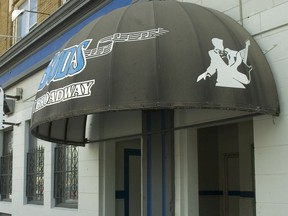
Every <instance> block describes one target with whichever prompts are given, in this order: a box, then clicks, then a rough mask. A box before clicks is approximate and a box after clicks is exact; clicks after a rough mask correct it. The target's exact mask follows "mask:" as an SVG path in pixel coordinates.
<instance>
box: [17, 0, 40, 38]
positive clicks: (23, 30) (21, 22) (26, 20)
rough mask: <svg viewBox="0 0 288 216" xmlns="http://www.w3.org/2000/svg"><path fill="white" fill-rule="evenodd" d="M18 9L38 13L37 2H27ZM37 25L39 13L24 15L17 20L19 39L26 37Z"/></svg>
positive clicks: (30, 0) (28, 0)
mask: <svg viewBox="0 0 288 216" xmlns="http://www.w3.org/2000/svg"><path fill="white" fill-rule="evenodd" d="M18 9H19V10H29V11H37V0H26V1H25V2H24V3H23V4H22V5H20V6H19V8H18ZM36 23H37V13H29V12H26V13H25V12H24V13H22V14H21V15H20V16H19V17H18V18H17V37H19V38H22V37H24V36H25V35H26V34H28V32H29V31H30V30H31V29H32V28H33V27H34V26H35V25H36Z"/></svg>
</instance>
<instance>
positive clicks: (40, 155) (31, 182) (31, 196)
mask: <svg viewBox="0 0 288 216" xmlns="http://www.w3.org/2000/svg"><path fill="white" fill-rule="evenodd" d="M43 192H44V147H43V146H37V147H34V148H33V149H32V150H30V151H29V152H28V153H27V185H26V195H27V201H28V203H33V204H39V205H43V200H44V197H43Z"/></svg>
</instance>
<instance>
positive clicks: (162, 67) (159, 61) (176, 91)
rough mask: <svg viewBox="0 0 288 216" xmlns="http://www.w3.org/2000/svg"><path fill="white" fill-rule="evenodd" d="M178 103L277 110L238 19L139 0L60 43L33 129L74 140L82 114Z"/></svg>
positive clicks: (257, 53) (267, 72) (262, 65)
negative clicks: (139, 1) (66, 41)
mask: <svg viewBox="0 0 288 216" xmlns="http://www.w3.org/2000/svg"><path fill="white" fill-rule="evenodd" d="M177 108H185V109H190V108H197V109H204V108H209V109H225V110H236V111H246V112H249V113H251V114H271V115H278V114H279V102H278V96H277V91H276V86H275V82H274V79H273V75H272V72H271V69H270V67H269V65H268V63H267V61H266V59H265V56H264V55H263V54H262V52H261V50H260V48H259V47H258V45H257V44H256V42H255V40H254V39H253V38H252V37H251V36H250V35H249V33H248V32H247V31H246V30H245V29H243V27H242V26H240V25H239V24H238V23H237V22H235V21H234V20H232V19H231V18H229V17H228V16H226V15H224V14H223V13H221V12H218V11H215V10H212V9H208V8H204V7H201V6H198V5H195V4H191V3H181V2H170V1H169V2H168V1H155V2H145V3H137V4H133V5H131V6H129V7H125V8H121V9H117V10H115V11H113V12H111V13H109V14H107V15H105V16H103V17H101V18H100V19H97V20H95V21H93V22H91V23H90V24H88V25H87V26H86V27H85V28H83V29H82V30H81V31H80V32H79V33H78V34H76V35H75V36H74V37H73V38H72V39H71V40H70V41H69V42H68V43H67V44H66V45H65V48H64V49H63V50H59V52H58V53H57V54H56V55H55V56H54V58H53V59H52V60H51V62H50V64H49V66H48V67H47V69H46V71H45V73H44V75H43V77H42V80H41V83H40V85H39V89H38V93H37V96H36V100H35V103H34V107H33V113H32V126H31V129H32V133H33V134H34V135H35V136H36V137H39V138H42V139H44V140H48V141H53V142H58V143H67V144H75V145H77V144H79V145H80V144H83V143H85V142H86V141H87V140H86V139H85V128H86V117H87V115H88V114H91V113H99V112H107V111H122V110H144V109H177Z"/></svg>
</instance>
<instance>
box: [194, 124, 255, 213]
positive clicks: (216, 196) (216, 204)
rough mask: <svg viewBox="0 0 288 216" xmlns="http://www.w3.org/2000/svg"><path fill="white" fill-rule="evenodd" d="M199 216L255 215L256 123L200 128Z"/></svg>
mask: <svg viewBox="0 0 288 216" xmlns="http://www.w3.org/2000/svg"><path fill="white" fill-rule="evenodd" d="M197 136H198V180H199V215H200V216H211V215H213V216H244V215H245V216H255V190H254V188H255V187H254V157H253V148H251V146H252V145H253V123H252V121H248V122H240V123H233V124H227V125H220V126H213V127H207V128H201V129H198V132H197Z"/></svg>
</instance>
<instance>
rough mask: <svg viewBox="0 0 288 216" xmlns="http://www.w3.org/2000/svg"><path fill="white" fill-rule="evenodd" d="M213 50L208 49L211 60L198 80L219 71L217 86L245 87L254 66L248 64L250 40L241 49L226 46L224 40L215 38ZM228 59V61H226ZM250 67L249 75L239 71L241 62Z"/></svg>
mask: <svg viewBox="0 0 288 216" xmlns="http://www.w3.org/2000/svg"><path fill="white" fill-rule="evenodd" d="M212 44H213V46H214V49H213V50H210V51H208V54H209V56H210V59H211V62H210V66H209V67H208V68H207V70H206V71H205V72H204V73H202V74H201V75H199V76H198V78H197V82H199V81H200V80H202V79H204V80H206V78H207V77H211V76H213V75H214V74H215V73H217V80H216V86H219V87H230V88H245V85H248V84H249V83H250V81H251V75H250V73H251V71H252V66H250V65H248V64H247V58H248V49H249V46H250V41H249V40H248V41H246V47H245V48H244V49H242V50H240V51H235V50H231V49H229V48H224V46H223V40H221V39H219V38H213V39H212ZM226 61H227V62H226ZM242 63H244V64H245V65H246V67H248V69H249V71H248V76H247V75H245V74H244V73H241V72H240V71H238V67H239V66H240V64H242Z"/></svg>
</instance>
